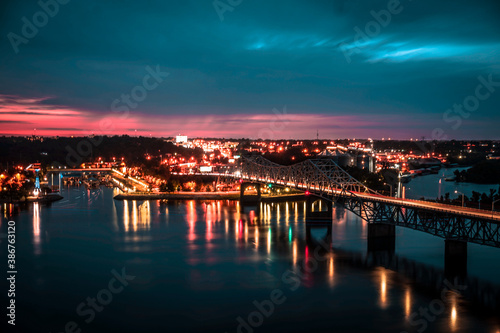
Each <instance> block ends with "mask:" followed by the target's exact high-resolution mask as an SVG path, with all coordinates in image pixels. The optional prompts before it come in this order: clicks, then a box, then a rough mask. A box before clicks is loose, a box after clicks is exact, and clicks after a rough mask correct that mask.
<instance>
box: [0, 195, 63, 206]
mask: <svg viewBox="0 0 500 333" xmlns="http://www.w3.org/2000/svg"><path fill="white" fill-rule="evenodd" d="M63 198H64V197H62V196H60V195H59V194H50V195H45V196H40V197H27V198H24V197H23V198H21V199H20V200H0V203H8V204H16V203H24V202H40V203H49V202H54V201H59V200H61V199H63Z"/></svg>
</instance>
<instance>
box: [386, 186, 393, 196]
mask: <svg viewBox="0 0 500 333" xmlns="http://www.w3.org/2000/svg"><path fill="white" fill-rule="evenodd" d="M384 185H388V186H389V187H390V188H391V197H392V189H393V186H392V185H391V184H387V183H384Z"/></svg>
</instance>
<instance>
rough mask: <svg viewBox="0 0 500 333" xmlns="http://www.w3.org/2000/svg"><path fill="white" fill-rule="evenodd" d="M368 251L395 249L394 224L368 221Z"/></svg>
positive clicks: (389, 250)
mask: <svg viewBox="0 0 500 333" xmlns="http://www.w3.org/2000/svg"><path fill="white" fill-rule="evenodd" d="M367 243H368V252H378V251H387V252H394V250H395V249H396V226H395V225H394V224H385V223H368V237H367Z"/></svg>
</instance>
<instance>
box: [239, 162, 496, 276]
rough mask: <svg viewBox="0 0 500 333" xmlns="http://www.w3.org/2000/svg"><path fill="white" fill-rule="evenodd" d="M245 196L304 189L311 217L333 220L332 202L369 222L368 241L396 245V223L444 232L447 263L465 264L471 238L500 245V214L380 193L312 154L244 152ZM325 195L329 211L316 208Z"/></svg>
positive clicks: (387, 246) (379, 246)
mask: <svg viewBox="0 0 500 333" xmlns="http://www.w3.org/2000/svg"><path fill="white" fill-rule="evenodd" d="M240 172H241V174H240V175H238V176H239V177H240V178H241V179H242V180H243V182H242V186H241V201H242V203H245V195H244V194H245V193H244V191H245V188H247V187H248V186H255V187H256V189H257V196H254V197H253V199H254V200H259V199H260V184H262V183H269V184H276V185H281V186H287V187H294V188H297V189H301V190H304V191H305V192H306V194H308V193H309V194H310V195H309V196H308V206H307V210H308V214H307V215H308V217H307V218H306V219H307V220H311V221H315V220H317V219H318V218H319V219H320V220H323V221H325V222H327V223H328V222H330V223H331V218H332V208H331V206H332V204H331V203H332V202H336V203H337V204H340V205H342V206H343V207H345V208H346V209H348V210H350V211H351V212H353V213H354V214H356V215H358V216H359V217H361V218H362V219H363V220H365V221H367V222H368V243H369V244H368V246H369V247H372V248H373V249H384V248H385V249H389V250H391V249H394V244H395V226H402V227H407V228H411V229H415V230H420V231H424V232H427V233H430V234H432V235H435V236H439V237H442V238H445V239H446V241H445V253H446V257H448V259H449V260H448V263H449V264H450V265H452V264H453V266H456V265H455V264H457V265H459V266H461V267H462V268H461V269H460V270H463V269H465V268H466V260H467V242H471V243H477V244H483V245H489V246H493V247H500V214H498V213H492V212H489V211H483V210H476V209H470V208H464V207H457V206H452V205H445V204H439V203H433V202H426V201H417V200H409V199H400V198H394V197H388V196H384V195H380V194H378V193H377V192H375V191H373V190H370V189H369V188H368V187H366V186H365V185H363V184H362V183H360V182H359V181H357V180H356V179H354V178H353V177H351V176H350V175H349V174H348V173H347V172H345V171H344V170H343V169H342V168H340V167H339V166H338V165H337V164H336V163H335V162H334V161H333V160H331V159H312V160H306V161H304V162H302V163H298V164H294V165H291V166H282V165H279V164H276V163H273V162H271V161H269V160H267V159H265V158H263V157H261V156H257V157H253V158H242V164H241V171H240ZM318 200H321V201H326V202H327V203H329V204H327V205H324V206H326V211H323V212H318V211H314V208H313V207H314V202H315V201H318Z"/></svg>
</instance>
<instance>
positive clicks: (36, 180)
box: [33, 169, 42, 196]
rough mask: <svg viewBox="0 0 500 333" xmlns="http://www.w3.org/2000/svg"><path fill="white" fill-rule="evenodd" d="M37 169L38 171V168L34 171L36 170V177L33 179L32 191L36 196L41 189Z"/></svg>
mask: <svg viewBox="0 0 500 333" xmlns="http://www.w3.org/2000/svg"><path fill="white" fill-rule="evenodd" d="M38 171H40V170H39V169H36V170H35V172H36V179H35V190H34V191H33V194H34V195H35V196H38V194H40V192H41V191H42V190H41V189H40V177H39V176H38Z"/></svg>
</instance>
